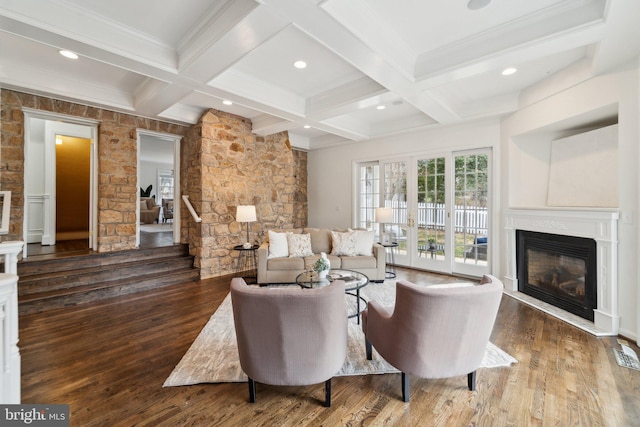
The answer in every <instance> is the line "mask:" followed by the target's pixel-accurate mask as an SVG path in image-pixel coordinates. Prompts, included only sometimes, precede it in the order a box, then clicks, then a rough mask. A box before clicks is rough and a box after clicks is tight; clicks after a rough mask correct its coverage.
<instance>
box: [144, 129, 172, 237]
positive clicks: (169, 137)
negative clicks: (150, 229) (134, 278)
mask: <svg viewBox="0 0 640 427" xmlns="http://www.w3.org/2000/svg"><path fill="white" fill-rule="evenodd" d="M136 134H137V145H138V147H137V150H138V151H137V159H138V161H137V163H138V164H137V171H138V178H137V188H138V189H139V188H140V137H141V136H142V135H147V136H152V137H154V138H160V139H164V140H166V141H170V142H172V143H173V171H174V172H173V175H174V176H173V205H174V208H173V222H172V227H173V243H180V199H181V195H180V142H181V141H182V136H181V135H175V134H171V133H162V132H153V131H150V130H147V129H136ZM139 246H140V203H136V247H139Z"/></svg>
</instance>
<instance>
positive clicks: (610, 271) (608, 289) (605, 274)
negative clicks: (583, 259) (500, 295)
mask: <svg viewBox="0 0 640 427" xmlns="http://www.w3.org/2000/svg"><path fill="white" fill-rule="evenodd" d="M618 218H619V212H618V210H615V209H604V208H603V209H588V208H586V209H576V208H527V209H524V208H523V209H506V210H505V211H504V224H505V240H506V241H505V245H506V246H505V248H506V251H505V253H506V254H507V257H508V259H507V264H506V275H505V277H504V279H505V288H506V290H507V293H508V294H509V295H512V296H514V297H516V298H518V299H520V300H522V301H523V302H526V303H528V304H530V305H534V306H536V307H537V308H539V309H542V310H543V311H546V312H548V313H549V314H552V315H555V316H556V317H560V318H562V319H563V320H565V321H568V322H569V323H572V324H574V325H575V326H577V327H580V328H582V329H584V330H587V331H588V332H591V333H593V334H594V335H617V334H618V327H619V325H620V317H619V315H618ZM516 230H525V231H537V232H541V233H550V234H561V235H565V236H576V237H585V238H591V239H593V240H595V241H596V252H597V254H596V262H597V267H596V272H597V282H598V283H597V289H598V291H597V292H598V299H597V308H596V309H595V310H594V321H593V323H592V324H590V323H591V322H589V321H588V320H585V319H581V318H578V316H574V315H572V314H570V313H566V312H564V311H563V310H560V309H558V308H555V307H552V308H549V307H548V306H549V304H546V303H543V302H542V301H540V302H537V301H538V300H536V299H535V298H531V297H528V296H525V295H524V294H522V293H520V292H518V274H517V264H516V262H517V261H516ZM585 324H586V325H585ZM589 324H590V325H589Z"/></svg>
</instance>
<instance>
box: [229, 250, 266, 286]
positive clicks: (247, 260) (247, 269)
mask: <svg viewBox="0 0 640 427" xmlns="http://www.w3.org/2000/svg"><path fill="white" fill-rule="evenodd" d="M259 247H260V246H259V245H253V246H251V247H250V248H245V247H244V246H242V245H237V246H234V247H233V250H234V251H238V252H239V254H238V260H237V262H236V276H235V277H242V278H244V279H245V281H246V282H247V284H249V283H250V282H251V283H258V272H257V265H258V263H257V261H256V250H257V249H258V248H259ZM247 279H252V280H247Z"/></svg>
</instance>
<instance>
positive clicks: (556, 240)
mask: <svg viewBox="0 0 640 427" xmlns="http://www.w3.org/2000/svg"><path fill="white" fill-rule="evenodd" d="M516 257H517V272H518V290H519V291H520V292H523V293H525V294H527V295H530V296H532V297H535V298H538V299H539V300H541V301H545V302H547V303H549V304H552V305H554V306H556V307H559V308H562V309H563V310H566V311H568V312H570V313H573V314H575V315H577V316H580V317H583V318H585V319H588V320H591V321H593V318H594V315H593V310H594V309H595V308H596V304H597V295H596V293H597V286H596V242H595V240H593V239H587V238H582V237H574V236H564V235H559V234H548V233H538V232H533V231H524V230H517V232H516Z"/></svg>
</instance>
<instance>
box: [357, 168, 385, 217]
mask: <svg viewBox="0 0 640 427" xmlns="http://www.w3.org/2000/svg"><path fill="white" fill-rule="evenodd" d="M357 179H358V206H357V216H358V217H357V221H356V222H357V226H358V227H359V228H366V229H367V230H373V229H374V223H375V212H376V208H377V207H379V206H380V166H379V165H378V162H370V163H360V164H359V165H358V178H357Z"/></svg>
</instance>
